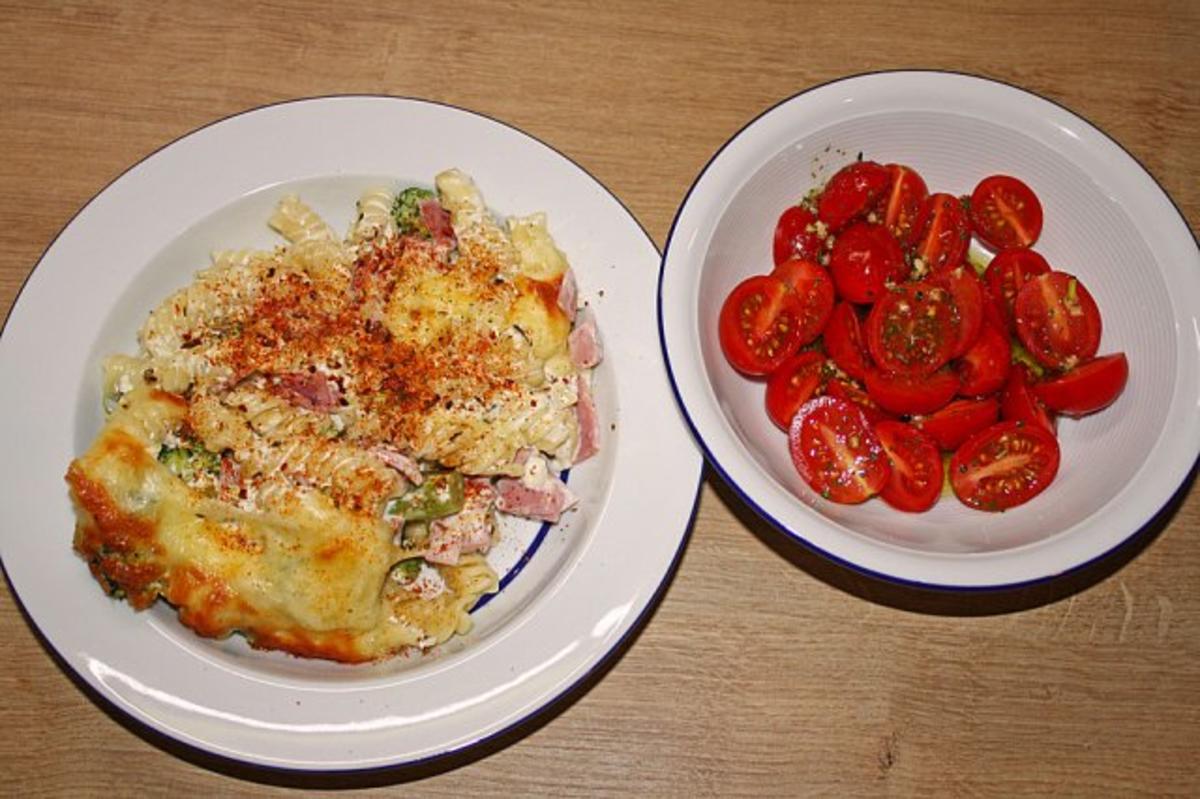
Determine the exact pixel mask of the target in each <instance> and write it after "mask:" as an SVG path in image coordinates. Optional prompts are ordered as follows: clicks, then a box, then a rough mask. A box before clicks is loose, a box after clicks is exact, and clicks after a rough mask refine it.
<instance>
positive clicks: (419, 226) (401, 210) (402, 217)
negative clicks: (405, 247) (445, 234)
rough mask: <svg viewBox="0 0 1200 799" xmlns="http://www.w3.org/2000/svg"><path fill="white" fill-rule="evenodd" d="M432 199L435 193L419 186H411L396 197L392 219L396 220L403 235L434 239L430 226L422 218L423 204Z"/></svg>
mask: <svg viewBox="0 0 1200 799" xmlns="http://www.w3.org/2000/svg"><path fill="white" fill-rule="evenodd" d="M432 199H433V192H431V191H430V190H429V189H422V188H420V187H418V186H409V187H408V188H407V189H405V190H404V191H402V192H400V193H399V194H397V195H396V200H395V202H393V203H392V218H393V219H395V220H396V227H397V228H398V229H399V230H400V234H401V235H404V236H420V237H421V238H425V239H430V238H433V234H432V233H431V232H430V231H429V226H428V225H426V224H425V220H423V219H422V218H421V203H423V202H425V201H426V200H432Z"/></svg>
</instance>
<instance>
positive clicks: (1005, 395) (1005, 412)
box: [1000, 364, 1055, 435]
mask: <svg viewBox="0 0 1200 799" xmlns="http://www.w3.org/2000/svg"><path fill="white" fill-rule="evenodd" d="M1032 383H1033V381H1032V380H1031V379H1030V377H1029V370H1028V369H1027V368H1026V367H1025V365H1024V364H1014V365H1013V366H1012V368H1011V369H1010V370H1009V372H1008V382H1007V383H1005V385H1004V389H1003V390H1002V391H1001V392H1000V418H1001V419H1002V420H1003V421H1006V422H1021V423H1022V424H1027V425H1032V426H1035V427H1040V428H1042V429H1043V430H1045V431H1046V432H1047V433H1049V434H1050V435H1054V434H1055V421H1054V414H1053V413H1051V412H1050V411H1047V410H1046V408H1045V407H1044V406H1043V405H1042V403H1041V401H1040V400H1038V398H1037V397H1035V396H1034V394H1033V389H1032V387H1031V386H1032Z"/></svg>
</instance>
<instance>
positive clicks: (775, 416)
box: [767, 350, 825, 430]
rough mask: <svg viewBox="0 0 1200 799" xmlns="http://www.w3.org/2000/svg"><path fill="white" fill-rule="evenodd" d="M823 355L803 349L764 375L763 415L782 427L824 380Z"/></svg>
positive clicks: (790, 421)
mask: <svg viewBox="0 0 1200 799" xmlns="http://www.w3.org/2000/svg"><path fill="white" fill-rule="evenodd" d="M824 367H825V356H823V355H822V354H821V353H820V352H817V351H816V350H804V351H803V352H798V353H796V354H795V355H793V356H792V357H791V358H788V359H787V360H786V361H784V362H783V363H782V364H780V366H779V368H778V369H776V370H775V371H774V372H771V376H770V377H769V378H767V415H768V416H770V417H771V421H773V422H774V423H775V424H777V425H779V426H780V427H781V428H783V429H784V430H788V429H789V428H790V427H791V426H792V417H793V416H795V415H796V410H797V409H798V408H799V407H800V406H801V405H803V404H804V403H806V402H808V400H809V398H810V397H812V396H813V394H815V393H817V389H819V388H820V387H821V382H822V381H823V379H824Z"/></svg>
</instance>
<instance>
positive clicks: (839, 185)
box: [817, 161, 892, 232]
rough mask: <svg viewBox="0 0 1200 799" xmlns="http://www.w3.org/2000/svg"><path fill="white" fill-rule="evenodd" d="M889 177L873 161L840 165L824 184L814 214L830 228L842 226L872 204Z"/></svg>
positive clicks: (883, 168)
mask: <svg viewBox="0 0 1200 799" xmlns="http://www.w3.org/2000/svg"><path fill="white" fill-rule="evenodd" d="M891 179H892V176H891V173H890V172H888V170H887V169H886V168H885V167H884V166H883V165H881V164H877V163H875V162H874V161H858V162H856V163H853V164H849V165H847V166H844V167H842V168H841V169H839V170H838V171H837V172H836V173H834V176H833V177H831V178H830V179H829V182H828V183H826V184H825V190H824V191H822V192H821V199H820V200H818V201H817V217H818V218H819V219H820V220H821V221H822V222H824V223H825V224H826V225H828V226H829V229H830V230H831V231H834V232H836V231H839V230H841V229H842V228H843V227H845V226H846V223H848V222H850V221H851V220H853V219H856V218H858V217H860V216H863V215H864V214H866V212H867V211H868V210H870V209H871V208H872V207H874V206H875V204H876V203H877V202H878V201H879V198H880V197H881V196H882V195H883V193H884V192H885V191H886V190H887V188H888V185H889V184H890V183H891Z"/></svg>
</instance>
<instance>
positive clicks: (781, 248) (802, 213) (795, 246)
mask: <svg viewBox="0 0 1200 799" xmlns="http://www.w3.org/2000/svg"><path fill="white" fill-rule="evenodd" d="M816 222H817V215H816V214H814V213H813V212H812V211H810V210H808V209H807V208H805V207H804V206H801V205H793V206H791V207H790V208H788V209H787V210H785V211H784V212H783V213H782V214H780V215H779V221H778V222H776V223H775V238H774V242H773V246H772V254H773V256H774V258H775V264H776V265H779V264H781V263H783V262H784V261H787V260H790V259H792V258H802V259H804V260H807V261H815V260H817V256H819V255H820V254H821V245H822V239H821V237H820V236H818V235H817V232H816Z"/></svg>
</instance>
